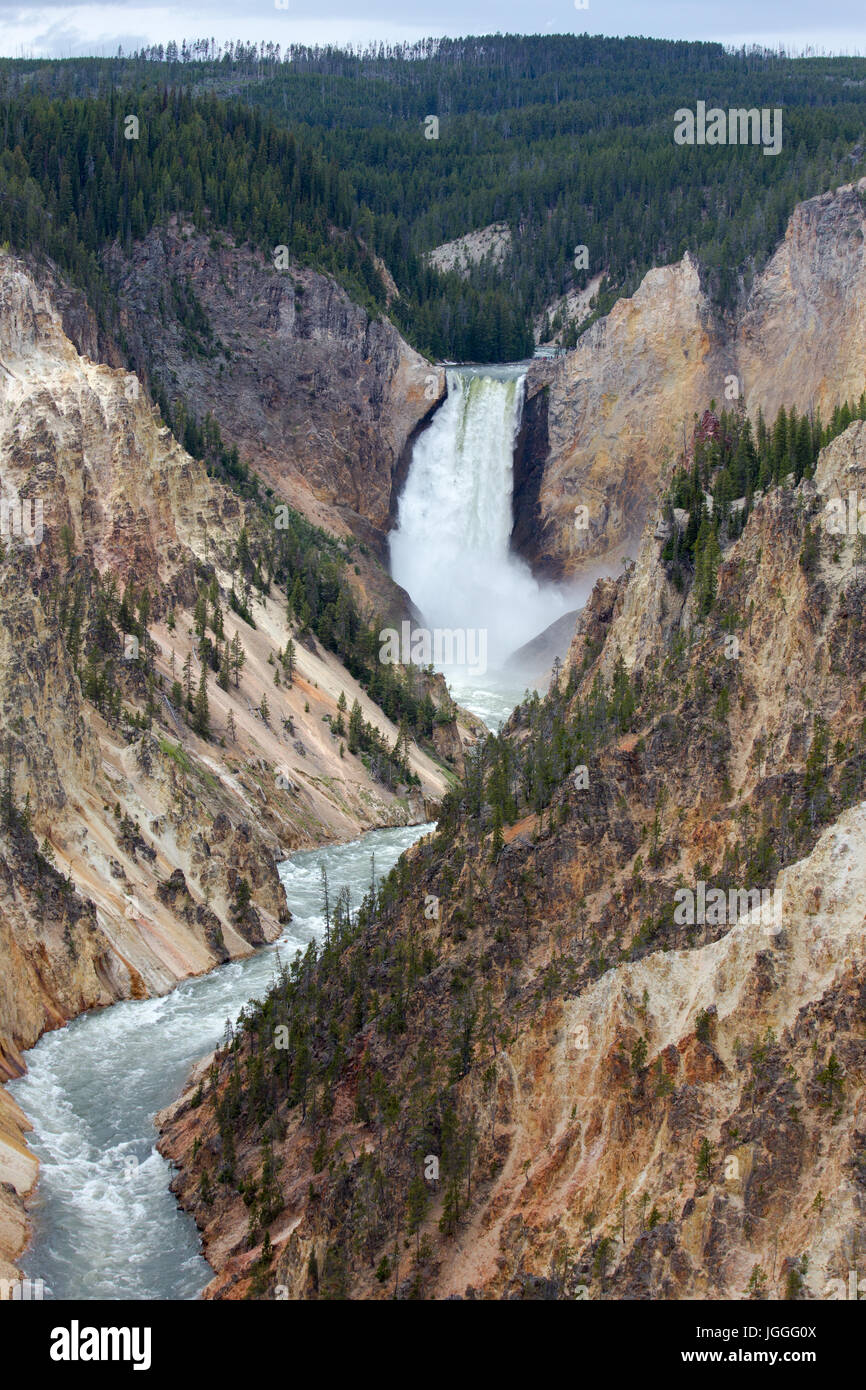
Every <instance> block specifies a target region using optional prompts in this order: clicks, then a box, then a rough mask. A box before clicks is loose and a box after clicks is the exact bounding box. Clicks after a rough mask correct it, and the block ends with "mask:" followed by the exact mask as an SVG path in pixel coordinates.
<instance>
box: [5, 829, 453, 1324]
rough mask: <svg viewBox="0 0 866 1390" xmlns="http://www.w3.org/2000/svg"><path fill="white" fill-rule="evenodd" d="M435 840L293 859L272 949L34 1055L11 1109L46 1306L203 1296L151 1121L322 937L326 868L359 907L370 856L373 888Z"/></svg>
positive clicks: (379, 834) (337, 848) (369, 840)
mask: <svg viewBox="0 0 866 1390" xmlns="http://www.w3.org/2000/svg"><path fill="white" fill-rule="evenodd" d="M428 828H429V824H424V825H416V826H411V827H410V826H403V827H397V828H395V829H386V830H378V831H372V832H370V833H369V834H367V835H364V836H362V837H359V838H356V839H355V840H352V841H349V842H347V843H345V844H341V845H330V846H326V847H324V848H322V849H315V850H304V851H299V852H298V853H297V854H294V855H292V856H291V857H290V859H288V860H287V861H285V863H283V864H281V865H280V877H281V879H282V881H283V885H284V887H285V889H286V895H287V899H288V901H289V905H290V908H291V911H292V914H293V917H292V922H291V923H290V924H289V925H288V926H287V927H286V928H285V930H284V932H283V934H282V936H281V937H280V939H279V940H278V941H277V942H274V943H273V944H272V945H269V946H264V947H262V948H261V949H260V950H259V951H257V952H256V953H255V954H254V955H253V956H250V957H247V958H246V959H244V960H239V961H233V962H230V963H228V964H226V965H224V966H221V967H220V968H219V969H217V970H214V971H211V972H210V973H209V974H207V975H203V976H199V977H197V978H195V979H192V980H187V981H183V982H182V983H181V984H179V985H178V986H177V987H176V988H175V989H174V990H172V991H171V992H170V993H168V994H165V995H162V996H160V997H158V998H153V999H142V1000H128V1001H124V1002H122V1003H120V1004H116V1005H113V1006H112V1007H111V1008H108V1009H104V1010H101V1011H98V1012H92V1013H89V1014H84V1015H81V1016H80V1017H79V1018H77V1019H75V1020H73V1021H72V1022H71V1023H69V1024H68V1025H67V1026H66V1027H64V1028H62V1029H60V1030H57V1031H54V1032H51V1033H47V1034H45V1035H44V1036H43V1037H42V1038H41V1039H40V1041H39V1042H38V1043H37V1044H36V1046H35V1047H34V1048H32V1049H31V1050H30V1051H29V1052H28V1054H27V1058H26V1060H27V1065H28V1071H27V1072H26V1074H25V1075H24V1076H23V1077H21V1078H20V1079H19V1080H17V1081H15V1082H13V1083H11V1090H12V1092H13V1093H14V1094H13V1095H12V1096H11V1097H9V1098H10V1099H11V1100H12V1102H13V1104H14V1105H15V1106H16V1107H19V1106H20V1110H21V1111H22V1112H24V1113H25V1114H26V1115H27V1117H28V1119H29V1121H30V1122H31V1123H32V1124H33V1127H34V1128H33V1132H32V1134H31V1135H30V1139H29V1150H30V1154H31V1158H32V1160H33V1161H36V1160H38V1162H39V1164H40V1177H39V1183H38V1185H37V1186H36V1190H35V1192H34V1193H33V1194H32V1196H31V1197H30V1200H29V1212H30V1217H31V1221H32V1226H33V1235H32V1240H31V1242H30V1244H29V1245H28V1247H27V1249H26V1252H25V1254H24V1257H23V1259H21V1260H19V1261H18V1263H19V1267H20V1268H21V1269H22V1270H23V1272H24V1274H25V1275H26V1276H27V1277H29V1278H30V1279H31V1280H36V1279H42V1280H43V1282H44V1286H45V1296H46V1297H47V1298H76V1299H78V1298H83V1299H92V1298H109V1299H146V1298H172V1299H188V1298H195V1297H196V1296H197V1295H198V1293H199V1292H200V1291H201V1290H202V1289H203V1288H204V1286H205V1285H206V1284H207V1282H208V1281H209V1279H210V1277H211V1274H212V1271H211V1270H210V1268H209V1266H208V1265H207V1263H206V1261H205V1260H204V1258H203V1256H202V1253H201V1248H200V1242H199V1238H198V1233H197V1231H196V1227H195V1223H194V1221H193V1219H192V1218H191V1217H189V1216H187V1215H185V1214H184V1213H183V1212H182V1211H181V1210H180V1209H179V1208H178V1206H177V1204H176V1202H175V1199H174V1197H173V1196H172V1193H171V1191H170V1187H169V1182H170V1168H169V1164H168V1163H167V1161H166V1160H165V1159H163V1158H162V1157H161V1156H160V1155H159V1153H158V1152H157V1149H156V1132H155V1130H154V1128H153V1117H154V1115H155V1114H156V1113H157V1112H158V1111H159V1110H161V1109H163V1108H164V1107H166V1106H168V1105H169V1104H170V1103H171V1102H172V1101H173V1100H174V1099H175V1097H176V1096H177V1095H178V1093H179V1092H180V1091H181V1090H182V1089H183V1088H184V1084H185V1082H186V1080H187V1078H188V1076H189V1074H190V1072H191V1070H192V1068H193V1067H194V1066H196V1064H199V1063H201V1060H202V1058H203V1057H206V1056H207V1054H209V1053H210V1052H212V1051H213V1049H214V1048H215V1047H216V1046H217V1045H218V1043H219V1042H220V1040H221V1038H222V1036H223V1032H224V1029H225V1024H226V1021H227V1019H232V1020H234V1019H235V1018H236V1017H237V1014H238V1012H239V1011H240V1009H241V1008H242V1007H243V1005H244V1004H245V1003H246V1002H247V1001H248V1000H249V999H251V998H253V997H255V996H256V995H261V994H263V993H264V992H265V990H266V989H267V987H268V984H269V982H270V980H271V978H272V975H273V972H274V970H275V968H276V967H277V963H278V958H283V959H285V958H286V957H287V956H288V957H290V956H291V955H292V954H293V953H294V951H295V950H303V949H305V947H306V945H307V944H308V943H309V941H310V940H312V939H313V938H314V937H316V936H318V935H320V934H321V933H322V932H323V930H324V920H323V918H322V915H321V912H320V904H319V896H320V891H321V890H320V866H322V865H324V867H325V869H326V872H327V874H328V877H329V880H330V884H331V892H332V893H333V894H336V893H337V892H338V891H339V889H340V888H341V887H342V886H343V885H344V884H345V885H347V886H348V887H349V889H350V892H351V895H352V901H353V903H354V904H355V905H357V904H358V902H359V901H360V898H361V896H362V894H363V892H364V891H366V888H367V887H368V886H369V882H370V877H371V873H372V872H373V865H372V864H371V856H373V857H374V859H375V874H376V877H377V878H378V877H379V875H380V874H381V873H384V872H387V871H388V870H389V869H390V867H391V866H392V864H393V863H395V862H396V860H397V858H398V857H399V855H400V854H401V853H402V852H403V850H404V849H405V848H407V847H408V846H409V845H410V844H412V843H414V841H415V840H417V839H418V838H420V836H421V835H422V834H424V833H425V832H426V830H427V829H428ZM7 1277H11V1276H8V1275H7Z"/></svg>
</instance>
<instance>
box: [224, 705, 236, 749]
mask: <svg viewBox="0 0 866 1390" xmlns="http://www.w3.org/2000/svg"><path fill="white" fill-rule="evenodd" d="M226 733H227V734H228V736H229V738H230V739H231V741H232V743H237V739H238V733H237V729H236V727H235V716H234V711H233V710H229V717H228V723H227V724H226Z"/></svg>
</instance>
